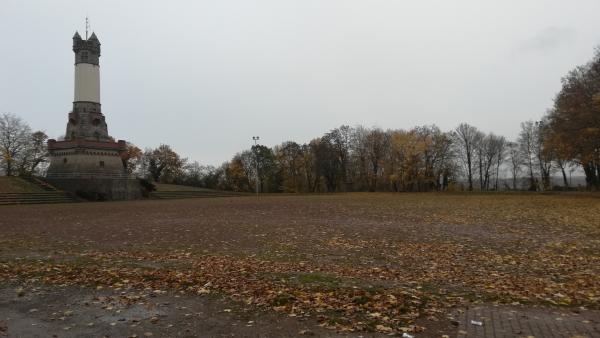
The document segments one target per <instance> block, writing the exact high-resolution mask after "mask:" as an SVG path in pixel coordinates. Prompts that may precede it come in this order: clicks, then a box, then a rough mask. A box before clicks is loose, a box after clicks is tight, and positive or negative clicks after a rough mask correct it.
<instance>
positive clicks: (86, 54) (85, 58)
mask: <svg viewBox="0 0 600 338" xmlns="http://www.w3.org/2000/svg"><path fill="white" fill-rule="evenodd" d="M87 59H88V53H87V52H81V61H87Z"/></svg>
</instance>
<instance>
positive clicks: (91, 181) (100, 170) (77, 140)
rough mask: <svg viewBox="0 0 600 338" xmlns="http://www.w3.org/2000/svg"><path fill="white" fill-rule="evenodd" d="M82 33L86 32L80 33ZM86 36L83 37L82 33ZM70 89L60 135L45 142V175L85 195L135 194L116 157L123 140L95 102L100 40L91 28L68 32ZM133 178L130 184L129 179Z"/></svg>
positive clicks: (124, 147)
mask: <svg viewBox="0 0 600 338" xmlns="http://www.w3.org/2000/svg"><path fill="white" fill-rule="evenodd" d="M86 35H87V34H86ZM86 38H87V36H86ZM73 52H74V53H75V92H74V98H73V110H72V111H71V112H70V113H69V119H68V122H67V129H66V133H65V137H64V140H62V141H56V140H53V139H51V140H49V141H48V153H49V155H50V166H49V167H48V173H47V174H46V179H47V180H48V181H50V182H51V183H53V184H54V185H56V186H58V187H60V188H63V189H65V190H70V191H73V192H74V193H77V194H79V195H81V196H83V197H86V198H91V199H130V198H135V197H139V196H138V195H140V194H141V193H140V192H138V190H139V184H137V181H135V180H131V179H129V177H128V175H127V173H126V171H125V167H124V164H123V161H122V156H123V155H124V154H125V152H126V150H127V144H126V142H125V141H123V140H119V141H118V142H115V141H114V139H113V138H112V137H110V136H109V135H108V127H107V125H106V120H105V117H104V115H103V114H102V106H101V104H100V41H99V40H98V37H96V34H95V33H92V35H91V36H90V37H89V38H88V39H86V40H84V39H82V38H81V36H80V35H79V33H77V32H76V33H75V35H74V36H73ZM134 182H135V184H134Z"/></svg>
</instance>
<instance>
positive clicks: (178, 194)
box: [150, 190, 247, 199]
mask: <svg viewBox="0 0 600 338" xmlns="http://www.w3.org/2000/svg"><path fill="white" fill-rule="evenodd" d="M239 196H247V194H243V193H236V192H231V191H219V190H189V191H153V192H151V193H150V198H152V199H181V198H214V197H239Z"/></svg>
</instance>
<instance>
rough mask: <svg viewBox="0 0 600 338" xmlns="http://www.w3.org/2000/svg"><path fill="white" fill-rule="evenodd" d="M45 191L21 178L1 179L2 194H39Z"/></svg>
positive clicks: (3, 177) (0, 188) (0, 189)
mask: <svg viewBox="0 0 600 338" xmlns="http://www.w3.org/2000/svg"><path fill="white" fill-rule="evenodd" d="M37 192H44V190H43V189H42V188H41V187H39V186H37V185H35V184H33V183H30V182H27V181H26V180H24V179H22V178H20V177H12V176H11V177H6V176H2V177H0V193H37Z"/></svg>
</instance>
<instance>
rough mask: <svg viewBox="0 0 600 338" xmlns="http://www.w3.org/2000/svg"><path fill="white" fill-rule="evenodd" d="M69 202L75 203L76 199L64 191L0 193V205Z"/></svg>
mask: <svg viewBox="0 0 600 338" xmlns="http://www.w3.org/2000/svg"><path fill="white" fill-rule="evenodd" d="M71 202H77V199H75V198H74V197H73V196H71V195H70V194H69V193H67V192H64V191H46V192H12V193H10V192H6V193H0V205H15V204H45V203H71Z"/></svg>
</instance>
